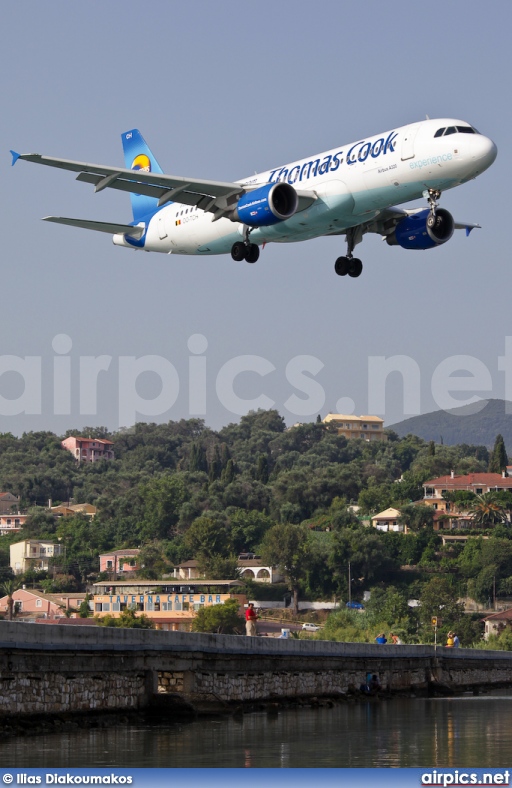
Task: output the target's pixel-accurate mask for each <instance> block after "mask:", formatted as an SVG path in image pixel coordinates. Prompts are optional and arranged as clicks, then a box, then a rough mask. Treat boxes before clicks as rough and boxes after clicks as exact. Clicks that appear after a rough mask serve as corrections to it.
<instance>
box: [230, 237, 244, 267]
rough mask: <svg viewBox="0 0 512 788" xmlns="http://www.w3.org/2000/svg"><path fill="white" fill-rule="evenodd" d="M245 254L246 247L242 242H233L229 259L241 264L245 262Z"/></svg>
mask: <svg viewBox="0 0 512 788" xmlns="http://www.w3.org/2000/svg"><path fill="white" fill-rule="evenodd" d="M246 253H247V247H246V245H245V244H244V242H243V241H235V243H234V244H233V246H232V247H231V257H232V258H233V260H236V262H237V263H240V262H242V260H245V255H246Z"/></svg>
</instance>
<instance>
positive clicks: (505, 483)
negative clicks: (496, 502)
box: [421, 471, 512, 531]
mask: <svg viewBox="0 0 512 788" xmlns="http://www.w3.org/2000/svg"><path fill="white" fill-rule="evenodd" d="M423 490H424V496H423V500H422V501H421V503H422V504H425V505H427V506H432V508H433V509H434V530H435V531H439V530H443V529H449V530H458V529H461V528H468V527H469V526H470V525H471V515H470V513H469V512H468V511H467V510H465V509H464V507H463V506H460V505H457V504H454V503H453V502H451V501H447V500H446V498H445V494H446V493H451V492H472V493H474V494H475V495H485V494H486V493H489V492H501V491H503V490H506V491H512V477H509V476H506V475H505V473H501V474H500V473H467V474H464V475H462V476H456V475H455V474H454V472H453V471H452V472H451V474H450V475H449V476H438V477H437V478H436V479H430V480H429V481H426V482H424V483H423Z"/></svg>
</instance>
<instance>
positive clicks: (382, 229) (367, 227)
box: [360, 206, 481, 237]
mask: <svg viewBox="0 0 512 788" xmlns="http://www.w3.org/2000/svg"><path fill="white" fill-rule="evenodd" d="M424 210H425V208H409V209H407V208H398V207H397V206H394V207H392V208H386V209H385V210H383V211H380V213H379V215H378V216H376V217H374V218H373V219H370V220H368V222H364V223H363V224H361V225H360V227H361V230H362V232H361V235H362V234H364V233H378V234H379V235H382V236H383V237H385V236H386V235H389V234H390V233H392V232H393V230H394V229H395V227H396V225H397V224H398V223H399V222H400V221H401V220H402V219H405V218H406V217H407V216H413V215H414V214H415V213H420V212H421V211H424ZM454 227H455V229H456V230H465V231H466V235H469V234H470V232H471V230H475V229H481V225H479V224H471V223H470V222H454Z"/></svg>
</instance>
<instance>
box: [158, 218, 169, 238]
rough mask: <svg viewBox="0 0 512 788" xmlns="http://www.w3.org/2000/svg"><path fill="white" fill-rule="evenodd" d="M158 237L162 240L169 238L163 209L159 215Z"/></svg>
mask: <svg viewBox="0 0 512 788" xmlns="http://www.w3.org/2000/svg"><path fill="white" fill-rule="evenodd" d="M158 237H159V238H160V240H161V241H163V240H164V238H167V229H166V227H165V216H162V211H160V214H159V216H158Z"/></svg>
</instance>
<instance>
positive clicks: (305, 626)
mask: <svg viewBox="0 0 512 788" xmlns="http://www.w3.org/2000/svg"><path fill="white" fill-rule="evenodd" d="M302 629H303V630H304V631H305V632H318V630H319V629H321V627H319V626H317V625H316V624H303V625H302Z"/></svg>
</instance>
